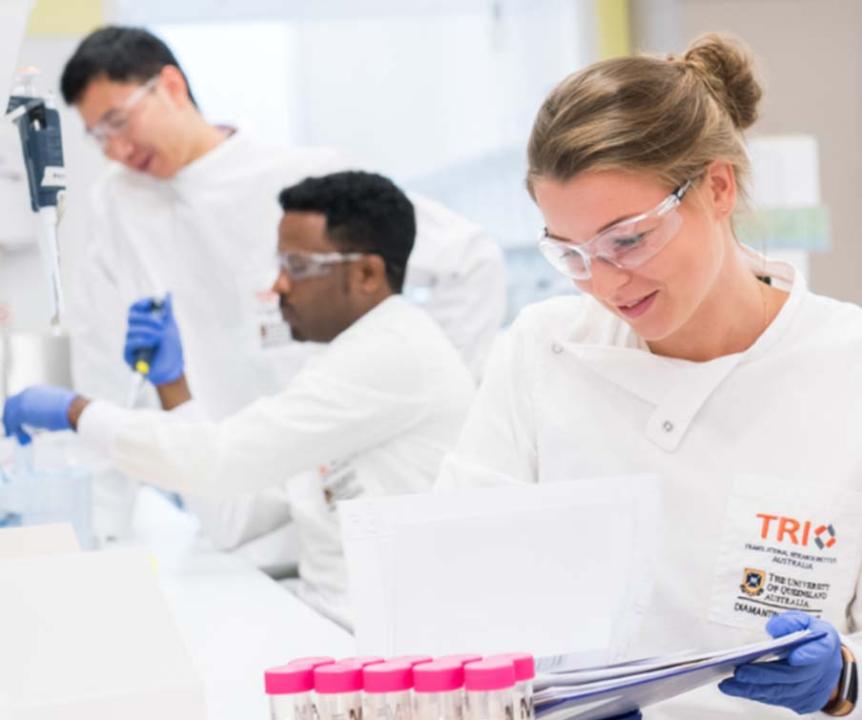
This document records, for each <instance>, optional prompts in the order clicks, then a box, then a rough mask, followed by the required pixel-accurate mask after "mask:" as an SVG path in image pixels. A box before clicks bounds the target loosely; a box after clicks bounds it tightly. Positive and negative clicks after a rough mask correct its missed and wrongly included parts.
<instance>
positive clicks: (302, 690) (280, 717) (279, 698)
mask: <svg viewBox="0 0 862 720" xmlns="http://www.w3.org/2000/svg"><path fill="white" fill-rule="evenodd" d="M264 684H265V687H266V694H267V695H269V710H270V718H271V719H272V720H313V717H314V702H313V698H312V691H313V690H314V668H313V667H311V666H310V665H282V666H281V667H276V668H270V669H269V670H267V671H266V672H265V673H264Z"/></svg>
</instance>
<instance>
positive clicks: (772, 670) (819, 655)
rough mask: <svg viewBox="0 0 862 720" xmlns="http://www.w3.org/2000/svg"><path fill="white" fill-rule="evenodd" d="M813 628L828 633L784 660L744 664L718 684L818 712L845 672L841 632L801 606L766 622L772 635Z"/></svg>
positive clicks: (750, 696)
mask: <svg viewBox="0 0 862 720" xmlns="http://www.w3.org/2000/svg"><path fill="white" fill-rule="evenodd" d="M809 628H810V629H811V630H813V631H814V632H825V633H826V636H825V637H823V638H821V639H820V640H814V641H812V642H807V643H805V644H804V645H800V646H799V647H797V648H796V649H795V650H792V651H791V652H790V654H789V655H788V656H787V657H786V658H785V659H784V660H779V661H776V662H769V663H759V664H758V663H752V664H749V665H740V666H739V667H738V668H736V672H735V673H734V674H733V677H732V678H730V679H728V680H725V681H723V682H722V683H721V684H720V685H719V686H718V687H719V688H720V689H721V691H722V692H724V693H726V694H728V695H733V696H734V697H743V698H748V699H749V700H756V701H758V702H762V703H766V704H767V705H781V706H782V707H786V708H790V709H791V710H793V711H795V712H797V713H799V714H800V715H804V714H806V713H813V712H817V711H818V710H820V709H821V708H823V707H824V706H825V705H826V704H827V703H828V702H829V696H830V695H832V692H833V691H834V690H835V688H836V686H837V685H838V680H839V678H840V676H841V668H842V665H843V662H842V660H841V639H840V638H839V637H838V633H837V632H836V631H835V628H834V627H832V626H831V625H830V624H829V623H827V622H824V621H823V620H818V619H817V618H814V617H812V616H811V615H808V614H807V613H804V612H799V611H798V610H791V611H790V612H785V613H781V614H780V615H775V616H774V617H772V618H770V619H769V622H768V623H767V624H766V631H767V632H768V633H769V634H770V635H772V637H781V636H782V635H789V634H790V633H794V632H797V631H799V630H806V629H809Z"/></svg>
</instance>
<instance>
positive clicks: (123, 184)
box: [68, 131, 505, 564]
mask: <svg viewBox="0 0 862 720" xmlns="http://www.w3.org/2000/svg"><path fill="white" fill-rule="evenodd" d="M344 168H345V161H344V160H343V159H342V158H341V157H340V156H339V155H338V154H336V153H334V152H332V151H329V150H324V149H311V148H278V147H275V148H274V147H270V146H267V145H263V144H261V143H258V142H256V141H255V140H253V139H252V138H250V137H248V136H246V135H245V134H244V133H243V132H241V131H239V132H236V133H235V134H234V135H232V136H231V137H229V138H228V139H226V140H225V141H224V142H223V143H222V144H221V145H219V146H218V147H216V148H215V149H214V150H212V151H211V152H209V153H207V154H206V155H204V156H203V157H201V158H200V159H198V160H196V161H195V162H193V163H192V164H191V165H189V166H188V167H186V168H184V169H183V170H182V171H181V172H180V173H178V174H177V175H176V176H175V177H174V178H172V179H170V180H158V179H154V178H151V177H149V176H146V175H143V174H139V173H134V172H131V171H129V170H127V169H125V168H122V167H120V166H113V167H112V168H111V169H110V170H109V172H108V174H107V176H106V177H105V178H104V179H103V180H102V182H101V183H100V184H99V186H98V187H97V189H96V191H95V195H94V202H93V205H94V226H93V229H92V235H91V238H90V241H91V245H90V248H89V250H90V252H89V258H88V261H87V263H86V265H85V271H84V274H83V276H82V277H81V278H80V279H79V280H77V281H75V282H70V284H69V286H68V293H69V295H70V313H69V325H70V331H71V335H72V355H73V375H74V380H75V387H76V389H77V390H78V391H79V392H81V393H82V394H84V395H87V396H89V397H94V398H100V399H105V400H111V401H113V402H116V403H118V404H123V403H124V402H126V398H127V396H128V391H129V384H130V382H131V373H130V371H129V369H128V368H127V367H126V365H125V363H124V362H123V356H122V350H123V343H124V338H125V330H126V316H127V312H128V307H129V305H130V304H131V303H132V302H134V301H135V300H138V299H140V298H142V297H146V296H151V295H161V294H163V293H165V292H167V291H170V292H172V293H173V298H174V303H173V305H174V310H175V313H176V316H177V321H178V324H179V328H180V333H181V336H182V341H183V349H184V353H185V359H186V373H187V376H188V378H189V382H190V384H191V388H192V393H193V395H194V397H195V399H196V401H197V405H198V407H199V409H200V411H201V412H202V413H203V414H204V415H205V416H206V417H208V418H210V419H213V420H218V419H221V418H224V417H226V416H227V415H229V414H230V413H233V412H235V411H237V410H238V409H240V408H242V407H244V406H245V405H247V404H249V403H251V402H252V401H254V400H256V399H257V398H260V397H264V396H266V395H270V394H273V393H276V392H278V391H279V390H281V389H283V388H284V387H286V385H287V383H288V382H289V381H290V379H291V378H292V377H293V376H294V375H295V374H296V372H297V371H298V370H299V368H300V367H302V365H303V364H304V363H305V361H306V360H307V359H308V358H309V357H310V356H311V355H312V354H313V352H314V348H313V347H312V346H311V345H310V344H309V343H294V342H292V341H291V339H290V334H289V331H288V329H287V326H286V325H285V324H284V323H283V321H282V319H281V316H280V314H279V311H278V307H277V299H276V298H275V296H273V295H272V294H271V293H268V290H269V289H270V287H271V286H272V283H273V281H274V279H275V275H276V272H277V267H276V263H275V250H276V241H277V229H278V222H279V220H280V218H281V214H282V211H281V208H280V207H279V204H278V193H279V191H280V190H282V189H283V188H285V187H287V186H289V185H291V184H294V183H296V182H299V181H300V180H302V179H304V178H305V177H308V176H310V175H323V174H326V173H329V172H335V171H337V170H342V169H344ZM411 199H412V200H413V202H414V204H415V207H416V213H417V225H418V237H417V240H416V245H415V248H414V251H413V254H412V256H411V259H410V263H409V267H408V274H407V287H406V288H405V294H406V295H407V296H408V297H409V296H410V295H411V293H412V294H417V293H418V294H422V295H423V297H424V300H425V307H426V309H427V310H428V311H429V312H430V313H431V315H432V316H433V317H434V318H435V319H436V320H437V321H438V322H439V323H440V325H441V327H442V328H443V329H444V331H445V332H446V333H447V335H448V336H449V337H450V339H451V340H452V342H453V343H454V344H455V346H456V348H457V349H458V350H460V351H461V352H462V355H463V357H464V358H465V361H466V362H467V363H468V365H470V366H471V368H472V369H473V370H474V371H475V372H478V370H479V368H480V366H481V365H482V364H483V361H484V356H485V353H486V351H487V349H488V348H489V347H490V344H491V342H492V340H493V338H494V337H495V334H496V332H497V330H498V328H499V326H500V324H501V322H502V318H503V312H504V301H505V298H504V295H505V287H504V271H503V261H502V254H501V252H500V250H499V248H498V247H497V245H496V243H494V242H493V241H492V240H491V239H490V238H489V237H488V236H487V235H486V234H485V233H484V232H483V231H482V230H481V228H479V227H478V226H476V225H474V224H472V223H470V222H468V221H467V220H465V219H463V218H461V217H459V216H458V215H455V214H454V213H451V212H450V211H448V210H447V209H446V208H443V207H442V206H440V205H437V204H436V203H433V202H431V201H429V200H427V199H424V198H421V197H412V198H411ZM188 500H189V501H190V502H189V504H190V505H191V507H192V508H193V510H194V511H195V512H196V513H197V514H198V515H199V517H200V518H201V521H202V526H203V529H204V531H205V532H206V533H207V534H208V535H209V536H210V537H211V539H212V540H213V541H214V542H215V544H216V545H217V546H219V547H222V548H234V547H236V546H238V545H242V544H245V550H246V551H248V552H247V554H248V555H250V556H251V557H252V558H253V559H255V560H258V561H260V562H261V563H262V564H269V563H274V564H277V563H278V562H279V561H280V560H281V557H280V556H281V555H283V554H285V553H286V552H287V548H285V547H283V543H284V540H283V539H282V538H281V537H278V536H280V535H281V531H280V530H276V528H282V527H284V523H285V522H286V521H287V519H288V518H289V507H288V505H287V504H286V503H285V502H284V499H283V493H282V492H281V491H280V490H279V489H273V490H270V491H267V493H265V494H264V495H263V496H260V495H257V496H252V495H246V496H244V497H240V498H236V499H232V500H229V501H224V502H219V503H212V502H196V501H195V498H189V499H188ZM273 531H275V532H276V535H277V537H275V538H268V537H267V536H268V535H269V534H270V533H272V532H273ZM250 543H253V544H250Z"/></svg>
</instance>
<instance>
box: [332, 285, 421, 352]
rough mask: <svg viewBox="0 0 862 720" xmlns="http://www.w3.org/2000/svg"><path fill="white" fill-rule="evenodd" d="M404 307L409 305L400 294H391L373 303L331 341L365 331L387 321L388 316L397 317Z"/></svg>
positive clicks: (388, 319)
mask: <svg viewBox="0 0 862 720" xmlns="http://www.w3.org/2000/svg"><path fill="white" fill-rule="evenodd" d="M405 307H410V306H409V305H408V303H407V301H406V300H404V298H403V297H402V296H401V295H400V294H392V295H390V296H389V297H388V298H386V299H385V300H383V301H382V302H380V303H378V304H377V305H375V306H374V307H373V308H371V310H369V311H368V312H367V313H365V315H363V316H362V317H361V318H359V319H358V320H355V321H354V323H353V324H352V325H351V326H350V327H349V328H347V329H346V330H342V331H341V333H340V334H339V335H338V337H336V338H335V340H334V341H333V342H338V340H339V339H341V338H342V337H348V336H351V335H355V334H357V333H362V332H365V331H366V330H367V329H368V328H370V327H372V326H375V325H380V324H382V323H385V322H389V321H390V318H392V317H397V316H398V315H399V314H401V313H402V311H403V309H404V308H405Z"/></svg>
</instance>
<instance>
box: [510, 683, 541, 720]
mask: <svg viewBox="0 0 862 720" xmlns="http://www.w3.org/2000/svg"><path fill="white" fill-rule="evenodd" d="M514 705H515V716H516V717H517V718H519V720H535V717H536V711H535V709H534V707H533V682H532V681H531V680H522V681H521V682H517V683H515V696H514Z"/></svg>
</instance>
